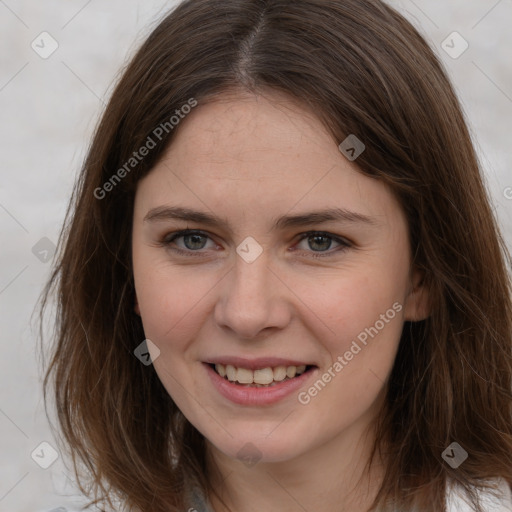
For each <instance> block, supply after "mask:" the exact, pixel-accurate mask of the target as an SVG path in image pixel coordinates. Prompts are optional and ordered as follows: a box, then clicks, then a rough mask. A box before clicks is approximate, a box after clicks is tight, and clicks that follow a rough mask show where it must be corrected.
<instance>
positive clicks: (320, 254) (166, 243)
mask: <svg viewBox="0 0 512 512" xmlns="http://www.w3.org/2000/svg"><path fill="white" fill-rule="evenodd" d="M187 235H200V236H203V237H206V238H210V236H209V235H208V234H207V233H205V232H203V231H199V230H196V229H184V230H181V231H176V232H174V233H168V234H166V235H165V236H164V238H163V239H162V240H161V241H160V243H159V245H161V246H163V247H166V248H168V249H170V250H172V251H173V252H175V253H177V254H180V255H183V256H187V257H197V256H202V255H203V252H202V250H198V251H192V250H184V249H179V248H177V247H171V243H172V242H174V241H175V240H176V239H178V238H182V237H184V236H187ZM313 236H323V237H326V238H330V239H331V240H334V241H335V242H338V243H339V244H341V246H340V247H338V248H337V249H334V250H329V251H317V252H315V251H307V252H311V253H312V256H313V258H326V257H330V256H333V255H334V254H335V253H340V252H343V251H345V250H347V249H349V248H350V247H352V244H351V243H349V242H348V241H346V240H344V239H342V238H340V237H337V236H334V235H332V234H330V233H327V232H325V231H308V232H307V233H303V234H302V235H301V237H300V239H299V241H298V242H297V243H300V242H302V240H304V239H307V238H311V237H313ZM210 239H211V238H210ZM194 253H195V254H194Z"/></svg>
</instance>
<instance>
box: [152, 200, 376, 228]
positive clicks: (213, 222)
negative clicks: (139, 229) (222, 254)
mask: <svg viewBox="0 0 512 512" xmlns="http://www.w3.org/2000/svg"><path fill="white" fill-rule="evenodd" d="M173 219H176V220H185V221H190V222H197V223H198V224H204V225H207V226H212V227H221V228H224V229H226V230H229V229H230V226H229V222H228V221H227V220H225V219H222V218H220V217H217V216H215V215H212V214H210V213H206V212H203V211H198V210H193V209H191V208H185V207H181V206H157V207H156V208H152V209H151V210H149V212H148V213H147V214H146V216H145V217H144V219H143V221H144V222H158V221H166V220H173ZM333 221H336V222H343V223H347V224H355V223H359V224H368V225H371V226H375V225H378V223H377V221H376V220H375V219H373V218H372V217H368V216H366V215H363V214H361V213H357V212H353V211H350V210H347V209H345V208H329V209H326V210H318V211H310V212H304V213H299V214H296V215H283V216H282V217H279V218H278V219H276V220H275V222H274V225H273V227H272V230H276V229H286V228H293V227H301V226H310V225H313V224H320V223H322V222H333Z"/></svg>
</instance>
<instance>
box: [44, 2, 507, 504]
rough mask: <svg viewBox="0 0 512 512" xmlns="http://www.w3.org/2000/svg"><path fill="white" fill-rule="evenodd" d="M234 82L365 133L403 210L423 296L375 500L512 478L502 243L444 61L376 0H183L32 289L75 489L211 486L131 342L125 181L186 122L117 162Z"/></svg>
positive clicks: (115, 105)
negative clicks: (457, 449) (51, 332)
mask: <svg viewBox="0 0 512 512" xmlns="http://www.w3.org/2000/svg"><path fill="white" fill-rule="evenodd" d="M236 89H239V90H245V91H251V92H259V91H264V90H276V91H280V92H284V93H286V94H288V95H289V97H292V98H294V99H296V100H298V101H300V102H302V104H303V105H305V106H307V107H308V108H311V109H312V110H313V111H314V112H315V113H316V115H317V116H318V117H319V119H320V120H321V121H322V122H323V123H324V124H325V126H326V127H327V128H328V130H329V133H331V134H332V137H333V141H334V142H335V143H336V144H339V143H340V142H341V141H343V140H344V139H345V138H346V137H347V135H348V134H356V135H357V137H358V138H359V139H360V140H362V141H363V142H364V144H365V146H366V150H365V151H364V152H363V153H362V154H361V155H360V156H359V158H358V159H357V165H358V167H359V169H360V171H361V172H362V173H364V174H366V175H369V176H373V177H374V178H375V179H379V180H382V181H383V182H385V183H387V184H388V185H389V187H391V189H392V190H393V191H394V193H395V195H396V197H397V199H398V200H399V202H400V205H401V207H402V208H403V210H404V212H405V213H406V215H407V218H408V225H409V235H410V243H411V248H412V254H413V256H414V265H416V266H417V267H418V268H420V269H422V270H423V271H424V275H425V278H424V279H425V283H426V284H427V285H428V289H429V290H430V297H431V306H432V307H431V314H430V317H429V318H428V319H426V320H424V321H418V322H406V323H405V325H404V329H403V334H402V338H401V340H400V346H399V350H398V355H397V358H396V361H395V364H394V367H393V369H392V373H391V376H390V379H389V383H388V388H387V400H386V403H385V406H384V408H383V410H382V413H381V415H380V417H379V421H378V425H377V436H376V441H375V446H374V452H373V453H374V455H375V453H377V451H379V450H380V451H381V454H382V456H383V457H384V460H385V461H386V472H385V477H384V481H383V483H382V486H381V488H380V491H379V493H378V495H377V497H376V500H375V502H374V504H373V507H372V510H377V509H378V510H386V511H390V510H403V511H405V510H412V509H418V510H422V511H424V512H434V511H435V512H439V511H441V510H444V499H445V492H446V483H447V481H448V480H452V481H455V482H457V483H459V484H460V485H462V486H464V487H465V488H466V489H467V491H468V492H469V493H470V495H473V497H474V498H475V503H474V505H475V509H477V510H478V508H477V505H478V503H477V499H476V496H475V495H474V494H472V491H473V490H474V489H475V488H477V487H478V486H483V485H484V481H485V480H486V479H489V478H495V477H502V478H504V479H505V480H506V481H507V482H508V483H509V485H512V307H511V299H510V291H511V290H510V280H509V276H508V273H507V266H506V264H507V263H510V256H509V254H508V252H507V248H506V247H505V244H504V242H503V239H502V237H501V235H500V232H499V229H498V226H497V222H496V219H495V217H494V215H493V212H492V209H491V207H490V200H489V197H488V193H487V190H486V188H485V185H484V182H483V178H482V175H481V171H480V164H479V162H478V160H477V156H476V154H475V150H474V147H473V145H472V142H471V138H470V135H469V133H468V129H467V126H466V122H465V119H464V115H463V113H462V110H461V107H460V105H459V102H458V99H457V97H456V95H455V94H454V91H453V88H452V86H451V84H450V82H449V80H448V78H447V76H446V73H445V71H444V70H443V67H442V65H441V64H440V62H439V60H438V58H437V57H436V56H435V54H434V52H433V51H432V50H431V49H430V47H429V46H428V44H427V43H426V42H425V40H424V39H423V38H422V37H421V36H420V34H419V33H418V31H417V30H416V29H415V28H414V27H413V26H412V25H411V24H410V23H409V22H408V21H407V20H406V19H404V17H402V16H401V15H400V14H399V13H397V12H396V11H395V10H393V9H392V8H390V7H389V6H387V5H386V4H385V3H383V2H381V1H378V0H343V1H342V0H339V1H328V0H223V1H222V2H217V1H214V0H187V1H185V2H183V3H181V4H180V5H179V6H177V7H176V8H175V9H174V10H173V11H172V12H171V13H170V14H168V15H167V16H166V17H165V18H164V19H163V21H161V23H160V24H159V25H158V26H157V27H156V29H155V30H154V31H153V32H152V33H151V35H150V36H149V37H148V39H147V40H146V41H145V42H144V44H143V45H142V47H141V48H140V50H139V51H138V52H137V53H136V55H135V56H134V57H133V58H132V60H131V62H130V63H129V65H128V66H127V67H126V69H125V70H124V72H123V74H122V77H121V78H120V80H119V82H118V84H117V86H116V88H115V90H114V92H113V94H112V97H111V99H110V101H109V103H108V105H107V108H106V111H105V113H104V115H103V116H102V119H101V121H100V123H99V125H98V127H97V130H96V133H95V136H94V139H93V141H92V145H91V146H90V149H89V153H88V156H87V158H86V161H85V163H84V166H83V169H82V172H81V174H80V177H79V180H78V182H77V184H76V188H75V190H74V193H73V197H72V198H71V202H70V205H69V208H68V212H67V215H66V221H65V224H64V227H63V229H62V233H61V238H60V241H59V252H58V260H57V263H56V265H55V268H54V270H53V273H52V276H51V279H50V281H49V282H48V284H47V286H46V288H45V290H44V292H43V295H42V309H41V312H42V315H44V311H45V308H46V306H47V304H48V299H49V296H50V295H51V294H52V293H55V296H56V299H57V311H56V323H55V339H54V343H53V344H52V346H51V354H50V360H49V364H48V365H47V367H46V374H45V380H44V396H45V403H49V401H50V397H51V398H53V399H54V400H55V406H56V411H57V415H58V422H59V427H60V431H61V432H62V436H63V447H64V448H63V449H67V450H69V452H70V456H71V458H72V460H73V464H74V470H75V472H76V476H77V479H78V482H79V484H80V487H81V490H82V491H83V492H85V493H87V494H88V495H89V496H90V497H91V498H92V499H93V500H96V502H103V503H105V504H108V503H110V505H112V501H109V500H111V499H112V500H114V499H118V500H119V501H120V502H121V503H123V504H124V505H125V506H126V508H127V509H128V510H142V511H144V512H149V511H151V512H169V511H176V510H184V509H185V508H184V507H185V504H184V501H183V488H184V482H185V481H186V480H191V481H194V482H197V483H198V485H200V486H201V487H202V488H203V490H204V492H205V494H208V493H209V492H212V490H211V489H209V484H208V482H209V479H208V475H207V474H205V472H204V470H203V469H202V468H203V466H204V462H205V459H204V458H205V443H204V438H203V437H202V435H201V434H199V432H198V431H197V430H196V429H195V428H194V427H193V426H192V425H191V424H190V423H189V422H188V421H187V420H186V418H184V416H183V415H182V414H181V412H180V411H179V410H178V409H177V407H176V405H175V404H174V402H173V401H172V399H171V398H170V396H169V395H168V393H167V392H166V391H165V389H164V387H163V385H162V384H161V383H160V381H159V379H158V377H157V375H156V373H155V371H154V370H153V368H152V367H149V368H148V367H146V366H144V365H143V364H141V362H140V361H139V360H138V359H137V358H136V357H135V356H134V353H133V352H134V349H135V347H137V346H138V345H139V344H140V343H141V342H142V340H144V338H145V336H144V332H143V329H142V324H141V320H140V318H139V316H138V315H136V314H135V312H134V310H133V304H134V282H133V273H132V267H131V249H130V241H131V229H132V226H131V223H132V213H133V202H134V194H135V190H136V187H137V182H138V181H139V180H140V179H141V178H142V177H143V176H145V175H146V174H147V173H148V172H150V170H151V169H152V167H153V166H154V165H155V163H156V162H157V161H158V159H159V158H160V157H161V155H162V153H163V152H164V151H165V150H166V148H167V147H168V146H169V144H171V143H172V140H173V137H174V134H175V132H176V131H177V130H179V125H178V126H176V127H175V128H174V129H168V130H167V131H164V132H162V135H161V137H160V138H158V141H155V142H157V144H156V147H155V148H154V149H152V150H151V151H149V153H148V154H147V156H145V157H144V158H141V159H140V160H137V162H136V164H135V165H131V166H130V168H129V172H128V171H127V172H125V173H121V174H122V175H123V176H122V179H120V180H116V181H112V176H113V175H114V174H116V173H117V172H118V169H120V168H122V167H123V165H126V162H128V161H129V160H130V158H132V157H133V152H134V151H137V150H138V148H140V147H142V146H143V145H145V144H146V141H147V140H148V137H149V136H151V134H153V133H154V130H155V128H156V127H158V126H160V125H161V124H162V123H166V122H167V123H168V122H169V119H170V118H171V117H172V116H173V115H175V111H176V109H180V108H181V107H182V106H183V105H185V104H186V103H187V102H189V100H190V99H191V98H194V99H195V101H197V102H198V104H199V106H198V107H197V108H200V106H201V103H202V102H203V103H204V102H206V101H207V99H208V98H210V97H215V96H217V95H220V94H223V93H224V92H226V91H228V90H236ZM153 138H155V137H153ZM132 163H133V162H132ZM127 169H128V168H127V167H125V170H127ZM118 176H119V173H118ZM109 180H111V181H110V183H111V186H110V187H107V188H108V193H105V194H103V192H98V191H99V190H100V189H101V190H103V191H105V190H106V189H105V187H104V184H105V183H107V182H109ZM99 196H102V197H99ZM384 440H386V443H384ZM452 442H457V443H459V444H460V445H461V446H462V447H463V448H464V449H465V450H466V451H467V453H468V454H469V456H468V458H467V459H466V460H465V461H464V463H463V464H462V465H460V466H459V467H458V468H457V469H453V468H452V467H451V466H450V465H448V464H447V463H446V462H445V461H444V460H443V458H442V456H441V454H442V452H443V451H444V450H445V448H447V447H448V446H449V445H450V444H451V443H452ZM370 463H371V461H369V464H370Z"/></svg>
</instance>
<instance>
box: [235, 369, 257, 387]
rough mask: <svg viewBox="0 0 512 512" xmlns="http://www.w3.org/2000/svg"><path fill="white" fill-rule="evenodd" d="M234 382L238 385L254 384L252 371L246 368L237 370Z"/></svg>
mask: <svg viewBox="0 0 512 512" xmlns="http://www.w3.org/2000/svg"><path fill="white" fill-rule="evenodd" d="M236 381H237V382H240V384H252V383H253V382H254V378H253V374H252V371H251V370H247V369H246V368H237V369H236Z"/></svg>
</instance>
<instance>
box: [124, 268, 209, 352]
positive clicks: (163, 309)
mask: <svg viewBox="0 0 512 512" xmlns="http://www.w3.org/2000/svg"><path fill="white" fill-rule="evenodd" d="M138 270H139V269H138V267H137V264H136V263H135V262H134V275H135V288H136V292H137V301H138V304H139V308H140V313H141V318H142V324H143V326H144V332H145V334H146V336H147V337H148V338H149V339H151V340H152V341H154V342H155V343H156V344H157V345H158V346H159V347H161V348H163V349H165V350H168V349H172V347H173V346H178V345H179V344H180V339H187V337H188V336H189V335H190V334H192V331H193V330H194V326H195V328H196V329H197V326H198V325H199V324H200V323H199V322H198V321H197V318H198V315H204V314H205V313H204V311H202V308H203V309H204V306H205V304H206V302H205V299H206V297H207V295H208V292H209V291H210V290H211V289H212V287H213V286H214V284H215V280H214V279H213V278H212V276H211V275H210V276H208V274H207V273H203V274H201V273H199V272H190V270H186V269H185V270H181V271H180V270H179V269H176V268H173V269H171V268H170V266H168V265H165V264H164V265H162V263H157V262H154V264H148V265H145V266H143V265H142V262H141V265H140V272H138ZM187 333H188V334H187ZM170 340H173V344H172V345H171V344H170V343H169V341H170Z"/></svg>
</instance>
